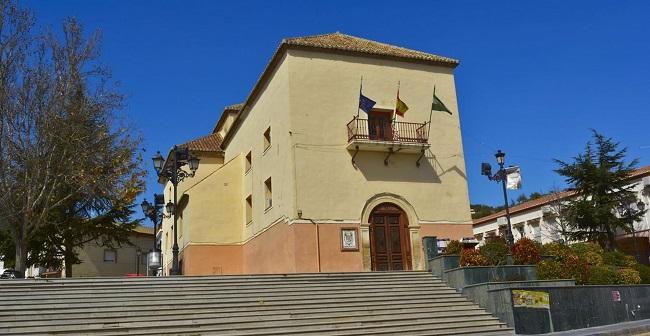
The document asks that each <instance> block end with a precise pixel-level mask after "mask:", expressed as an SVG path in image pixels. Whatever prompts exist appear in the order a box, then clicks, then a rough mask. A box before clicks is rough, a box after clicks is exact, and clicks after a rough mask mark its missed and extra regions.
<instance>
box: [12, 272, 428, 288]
mask: <svg viewBox="0 0 650 336" xmlns="http://www.w3.org/2000/svg"><path fill="white" fill-rule="evenodd" d="M417 278H419V279H422V278H427V279H437V280H439V278H438V277H435V276H432V275H431V274H430V273H427V272H424V271H405V272H360V273H354V272H351V273H296V274H261V275H222V276H171V277H135V278H124V277H115V278H104V277H103V278H66V279H63V278H50V279H45V278H43V279H13V280H11V281H7V282H6V287H20V286H29V285H34V284H38V285H41V286H72V285H92V286H97V285H108V284H113V285H116V284H117V285H124V284H164V283H193V282H194V283H207V282H235V283H244V282H246V281H256V282H265V281H266V282H269V281H271V282H274V281H278V280H283V281H285V280H286V281H318V282H321V283H322V282H327V281H346V280H347V281H363V280H366V279H367V280H373V279H381V280H382V281H383V280H387V279H417ZM3 287H5V286H4V285H3Z"/></svg>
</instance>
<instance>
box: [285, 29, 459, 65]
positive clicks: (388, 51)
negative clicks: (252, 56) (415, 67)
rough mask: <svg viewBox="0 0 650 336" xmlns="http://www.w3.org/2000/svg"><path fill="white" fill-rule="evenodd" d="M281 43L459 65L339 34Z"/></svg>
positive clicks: (419, 52)
mask: <svg viewBox="0 0 650 336" xmlns="http://www.w3.org/2000/svg"><path fill="white" fill-rule="evenodd" d="M282 43H283V44H287V45H289V46H303V47H314V48H322V49H330V50H340V51H351V52H358V53H363V54H370V55H378V56H390V57H397V58H405V59H412V60H423V61H432V62H438V63H446V64H449V65H452V66H456V65H458V64H459V61H458V60H455V59H453V58H449V57H443V56H438V55H434V54H429V53H425V52H422V51H417V50H411V49H406V48H402V47H397V46H393V45H390V44H385V43H381V42H376V41H371V40H366V39H363V38H360V37H355V36H350V35H346V34H343V33H339V32H336V33H333V34H323V35H312V36H305V37H296V38H288V39H285V40H284V41H282Z"/></svg>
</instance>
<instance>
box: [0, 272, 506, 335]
mask: <svg viewBox="0 0 650 336" xmlns="http://www.w3.org/2000/svg"><path fill="white" fill-rule="evenodd" d="M5 283H6V284H9V285H8V286H4V284H5ZM5 283H0V297H2V298H3V299H5V300H6V301H9V302H12V304H11V305H0V334H2V335H42V334H52V335H160V334H165V335H260V336H261V335H340V336H343V335H406V334H408V335H452V334H453V335H462V334H467V335H470V334H482V335H512V330H510V329H507V328H505V325H504V324H503V323H501V322H499V320H498V319H496V318H494V317H493V316H491V315H490V314H488V313H487V312H485V310H483V309H481V308H480V307H478V306H477V305H475V304H473V303H472V302H470V301H468V300H467V299H466V298H464V297H462V296H461V295H460V294H459V293H458V292H457V291H456V290H455V289H452V288H450V287H447V286H446V285H445V284H443V283H442V282H441V281H440V280H439V279H438V278H435V277H433V276H431V275H430V274H428V273H426V272H386V273H381V272H375V273H325V274H290V275H245V276H210V277H170V278H128V279H125V278H108V279H99V278H96V279H56V280H17V281H15V282H14V281H11V282H9V281H8V282H5ZM154 309H155V310H154Z"/></svg>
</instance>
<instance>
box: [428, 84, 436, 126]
mask: <svg viewBox="0 0 650 336" xmlns="http://www.w3.org/2000/svg"><path fill="white" fill-rule="evenodd" d="M435 96H436V85H435V84H434V85H433V97H431V111H429V129H427V139H428V138H429V134H431V117H432V116H433V99H435V98H434V97H435Z"/></svg>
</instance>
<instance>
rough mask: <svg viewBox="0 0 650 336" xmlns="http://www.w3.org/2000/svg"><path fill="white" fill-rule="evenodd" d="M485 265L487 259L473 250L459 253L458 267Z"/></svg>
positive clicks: (464, 250)
mask: <svg viewBox="0 0 650 336" xmlns="http://www.w3.org/2000/svg"><path fill="white" fill-rule="evenodd" d="M485 265H487V259H485V257H484V256H483V255H482V254H481V252H479V251H478V250H474V249H463V250H462V251H460V266H461V267H465V266H485Z"/></svg>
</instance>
